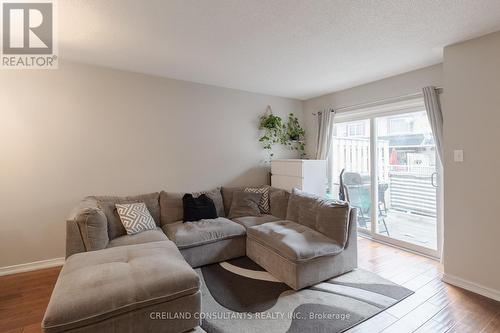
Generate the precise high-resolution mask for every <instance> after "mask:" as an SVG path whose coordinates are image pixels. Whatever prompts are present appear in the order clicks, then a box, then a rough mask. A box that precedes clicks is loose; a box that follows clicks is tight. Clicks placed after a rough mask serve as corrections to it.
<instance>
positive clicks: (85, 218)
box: [66, 197, 109, 257]
mask: <svg viewBox="0 0 500 333" xmlns="http://www.w3.org/2000/svg"><path fill="white" fill-rule="evenodd" d="M108 243H109V236H108V220H107V218H106V215H105V214H104V212H103V211H102V210H101V209H100V208H99V206H98V204H97V201H96V200H95V199H94V198H92V197H87V198H85V199H84V200H82V201H81V202H80V203H79V204H78V205H77V207H75V208H74V209H73V211H72V212H71V214H70V216H69V217H68V219H67V222H66V256H67V257H68V256H69V255H71V254H74V253H78V252H83V251H95V250H101V249H104V248H106V247H107V246H108ZM82 245H83V247H82ZM82 250H83V251H82Z"/></svg>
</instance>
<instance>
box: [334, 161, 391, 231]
mask: <svg viewBox="0 0 500 333" xmlns="http://www.w3.org/2000/svg"><path fill="white" fill-rule="evenodd" d="M339 178H340V179H339V182H340V186H339V199H340V200H345V201H348V202H349V203H350V204H351V206H352V207H356V208H357V209H358V212H359V215H358V224H359V226H361V227H362V228H368V226H367V222H368V221H370V215H371V214H370V210H371V206H372V205H371V198H370V183H367V182H365V181H363V177H362V176H361V175H360V174H359V173H357V172H345V169H342V171H341V172H340V177H339ZM387 189H388V185H387V184H379V186H378V191H379V192H378V197H379V200H378V201H379V202H378V204H377V208H378V209H377V211H378V217H379V218H378V221H379V222H382V224H383V226H384V229H383V230H379V231H380V232H385V233H386V234H387V236H389V229H388V228H387V224H386V223H385V217H386V216H387V215H386V214H387V206H386V203H385V191H386V190H387ZM381 192H382V193H381ZM381 200H382V201H381ZM381 204H383V205H384V209H383V210H384V213H383V212H382V208H381Z"/></svg>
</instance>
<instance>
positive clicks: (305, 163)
mask: <svg viewBox="0 0 500 333" xmlns="http://www.w3.org/2000/svg"><path fill="white" fill-rule="evenodd" d="M326 177H327V176H326V160H298V159H290V160H272V161H271V186H273V187H276V188H280V189H283V190H287V191H292V189H293V188H294V187H297V188H299V189H301V190H302V191H304V192H307V193H311V194H316V195H319V196H324V195H325V194H326V183H327V179H326Z"/></svg>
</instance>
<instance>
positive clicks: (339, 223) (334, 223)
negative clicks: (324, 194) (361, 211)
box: [316, 200, 350, 248]
mask: <svg viewBox="0 0 500 333" xmlns="http://www.w3.org/2000/svg"><path fill="white" fill-rule="evenodd" d="M349 212H350V207H349V204H348V203H347V202H343V201H333V200H323V201H321V203H320V204H319V205H318V207H317V211H316V230H317V231H319V232H321V233H322V234H324V235H326V236H327V237H328V238H331V239H332V240H333V241H335V243H337V244H338V245H339V246H341V247H342V248H344V247H345V245H346V243H347V238H348V232H349Z"/></svg>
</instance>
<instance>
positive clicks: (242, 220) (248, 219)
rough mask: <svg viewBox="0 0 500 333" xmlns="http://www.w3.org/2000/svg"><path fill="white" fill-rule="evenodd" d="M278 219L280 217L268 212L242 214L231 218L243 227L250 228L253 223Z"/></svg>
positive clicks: (258, 223)
mask: <svg viewBox="0 0 500 333" xmlns="http://www.w3.org/2000/svg"><path fill="white" fill-rule="evenodd" d="M279 220H282V219H280V218H279V217H276V216H272V215H269V214H263V215H261V216H243V217H237V218H234V219H233V221H234V222H236V223H239V224H241V225H242V226H244V227H245V228H250V227H253V226H254V225H260V224H263V223H268V222H274V221H279Z"/></svg>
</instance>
